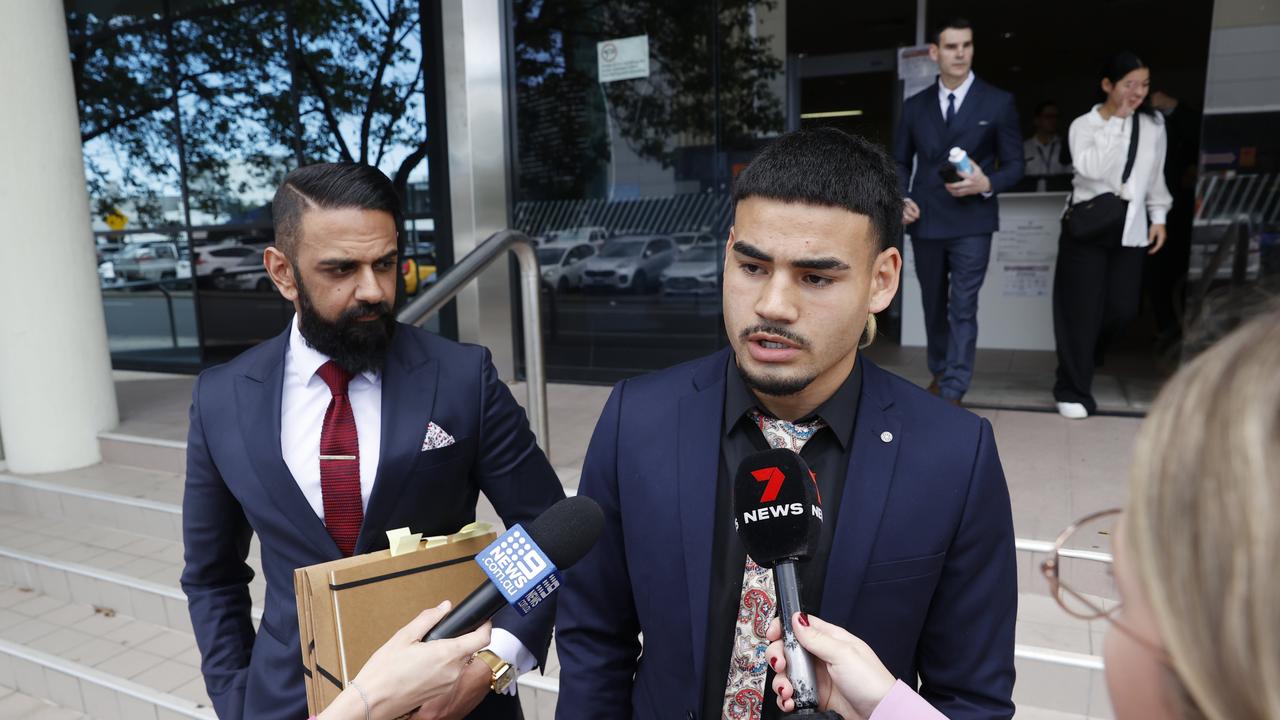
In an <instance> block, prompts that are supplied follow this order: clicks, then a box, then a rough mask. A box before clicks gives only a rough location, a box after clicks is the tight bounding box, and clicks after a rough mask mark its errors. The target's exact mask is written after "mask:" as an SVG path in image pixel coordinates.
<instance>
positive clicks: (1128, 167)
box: [1117, 110, 1142, 194]
mask: <svg viewBox="0 0 1280 720" xmlns="http://www.w3.org/2000/svg"><path fill="white" fill-rule="evenodd" d="M1140 114H1141V113H1139V112H1137V111H1136V110H1135V111H1134V113H1133V114H1132V115H1130V116H1129V117H1131V118H1133V130H1131V131H1130V132H1129V159H1128V160H1126V161H1125V163H1124V175H1123V176H1122V177H1121V178H1120V189H1121V190H1123V189H1124V184H1125V183H1127V182H1129V173H1131V172H1133V161H1134V160H1136V159H1137V157H1138V126H1139V125H1141V124H1142V122H1141V119H1140V118H1139V117H1138V116H1139V115H1140ZM1117 194H1119V193H1117Z"/></svg>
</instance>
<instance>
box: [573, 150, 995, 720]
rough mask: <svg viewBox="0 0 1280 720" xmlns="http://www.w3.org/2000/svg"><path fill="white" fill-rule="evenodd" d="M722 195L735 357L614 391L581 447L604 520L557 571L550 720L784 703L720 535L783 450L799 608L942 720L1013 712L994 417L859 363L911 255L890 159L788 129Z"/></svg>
mask: <svg viewBox="0 0 1280 720" xmlns="http://www.w3.org/2000/svg"><path fill="white" fill-rule="evenodd" d="M734 203H735V207H734V225H733V228H732V229H731V230H730V232H729V238H728V243H727V245H726V247H725V266H724V285H723V294H724V295H723V304H724V325H725V332H726V334H727V335H728V338H729V345H730V347H728V348H725V349H723V350H721V351H719V352H717V353H714V354H712V355H709V356H707V357H703V358H699V359H697V360H693V361H690V362H687V363H685V364H683V365H677V366H676V367H673V368H670V369H667V370H664V371H661V372H658V373H654V374H651V375H645V376H642V377H637V378H632V379H629V380H625V381H623V382H622V383H619V384H618V385H617V386H616V387H614V389H613V394H612V395H611V396H610V397H609V400H608V402H607V403H606V404H605V407H604V411H603V412H602V413H601V417H600V420H599V423H598V424H597V425H596V429H595V434H594V435H593V436H592V438H591V444H590V447H589V448H588V450H587V456H586V461H585V463H584V465H583V468H582V478H581V483H580V485H579V489H578V492H579V494H581V495H586V496H588V497H591V498H593V499H595V500H596V501H597V502H598V503H599V504H600V507H601V508H602V509H603V511H604V514H605V525H604V530H603V532H602V533H601V536H600V540H599V541H598V542H597V543H596V545H595V547H594V548H592V550H591V551H590V552H589V553H588V554H587V555H586V557H585V558H583V560H582V561H581V562H579V563H578V564H577V565H575V566H574V567H572V568H569V569H568V570H566V571H565V574H564V586H563V589H562V593H561V596H560V606H559V613H558V615H557V618H556V628H557V629H556V649H557V653H558V656H559V658H560V666H561V672H560V698H559V701H558V704H557V717H560V718H567V719H576V718H609V719H610V720H620V719H623V718H645V719H649V718H652V719H653V720H658V719H663V720H665V719H667V718H686V719H687V720H693V719H694V718H705V719H707V720H712V719H718V718H735V719H736V718H743V719H744V720H746V719H749V718H751V719H753V718H760V717H766V718H767V717H774V716H776V714H777V712H778V710H777V705H776V704H775V702H774V700H773V698H772V697H771V690H770V688H771V685H772V683H771V678H770V675H769V672H770V671H769V668H768V667H767V666H766V665H765V662H764V648H765V647H766V646H767V644H768V643H767V641H766V640H765V638H764V632H765V629H766V628H767V627H768V625H769V622H770V619H771V618H772V616H773V614H774V612H775V608H776V597H775V596H774V595H773V594H772V593H773V587H772V583H771V582H770V581H769V580H768V578H767V575H768V573H767V572H761V569H760V568H759V567H758V566H756V565H755V563H753V562H752V561H751V559H750V558H749V557H748V556H747V554H746V550H745V548H744V547H743V545H742V542H741V540H740V539H739V538H738V534H737V533H736V532H735V530H734V518H733V510H732V487H733V482H732V481H733V478H734V474H735V472H736V471H737V469H738V467H739V464H740V463H741V462H742V460H743V459H744V458H746V457H748V456H750V455H751V454H753V453H755V452H758V451H761V450H765V449H769V448H771V447H784V448H787V449H791V450H794V451H796V452H799V453H800V455H801V457H803V458H804V459H805V461H806V462H807V464H808V465H809V467H810V469H811V470H812V471H813V472H814V476H815V477H814V479H815V481H816V482H817V484H818V488H819V493H818V494H819V496H820V497H821V498H822V509H823V524H822V534H821V537H820V539H819V542H818V546H817V549H816V552H815V554H814V557H813V558H812V559H811V560H809V561H808V562H806V563H804V564H803V567H802V568H801V569H800V570H799V572H798V575H799V579H800V584H801V590H800V596H801V597H800V600H801V605H802V607H803V609H804V611H805V612H811V613H818V614H820V615H821V616H822V617H823V618H824V619H828V620H831V621H832V622H835V623H837V624H839V625H841V626H842V627H844V628H846V629H848V630H850V631H851V632H853V633H854V634H856V635H858V636H859V637H861V638H862V639H863V640H865V641H866V642H867V643H868V644H869V645H870V646H871V647H872V649H874V650H875V652H876V654H877V655H878V656H879V657H880V658H882V659H883V660H884V662H885V665H886V666H887V667H889V669H890V670H891V671H892V672H893V673H894V675H896V676H897V677H898V678H901V679H902V680H903V681H904V682H906V683H908V684H910V685H911V686H912V687H916V686H919V688H920V693H921V695H923V696H924V697H925V698H926V699H928V700H929V701H930V702H932V703H933V704H934V705H935V706H936V707H937V708H938V709H939V710H941V711H942V712H943V713H944V714H945V715H946V716H947V717H948V718H951V720H978V719H982V720H996V719H1001V720H1007V719H1008V718H1009V717H1011V716H1012V715H1013V702H1012V700H1011V697H1012V692H1013V674H1014V673H1013V625H1014V616H1015V613H1016V606H1017V592H1018V590H1017V579H1016V575H1017V573H1016V567H1015V560H1014V541H1013V521H1012V516H1011V513H1010V509H1009V493H1008V488H1007V486H1006V485H1005V480H1004V473H1003V472H1002V470H1001V467H1000V458H999V455H998V454H997V452H996V447H995V439H994V437H993V436H992V431H991V425H990V424H989V423H988V422H987V421H986V420H984V419H983V418H980V417H978V416H976V415H973V414H971V413H969V412H967V411H965V410H963V409H961V408H957V407H954V406H952V405H949V404H947V403H945V402H943V401H942V400H940V399H938V398H936V397H933V396H931V395H929V394H928V393H926V392H924V391H923V390H921V389H920V388H917V387H915V386H914V385H912V384H911V383H909V382H907V381H905V380H903V379H902V378H899V377H896V376H894V375H892V374H890V373H888V372H886V371H884V370H881V369H880V368H878V367H876V365H875V364H874V363H872V362H870V361H869V360H867V359H866V358H865V357H863V356H862V355H861V354H860V353H859V348H860V346H861V345H862V344H865V343H866V342H870V340H871V338H872V337H873V336H874V332H875V328H874V323H872V322H870V321H871V320H872V319H873V316H872V315H871V314H872V313H876V312H880V311H882V310H884V309H885V308H887V307H888V306H889V303H890V301H891V300H892V299H893V295H894V293H895V292H896V291H897V289H898V277H899V273H900V271H901V268H902V257H901V255H900V254H899V252H898V250H897V248H896V247H894V245H895V244H896V243H897V242H899V241H900V236H901V233H902V225H901V222H902V197H901V195H900V194H899V190H898V183H897V179H896V172H895V169H894V164H893V161H892V160H891V159H890V158H889V156H888V155H887V154H886V153H885V152H884V151H883V150H882V149H880V148H878V147H876V146H874V145H872V144H871V143H868V142H866V141H865V140H862V139H860V138H855V137H851V136H848V135H846V134H844V133H842V132H840V131H839V130H835V129H832V128H826V129H820V130H801V131H799V132H796V133H792V134H789V135H785V136H783V137H781V138H779V139H778V140H776V141H774V142H773V144H771V145H770V146H769V147H767V148H766V149H765V150H764V151H762V152H761V153H760V155H759V156H757V157H756V158H755V159H754V160H753V161H752V162H751V164H750V165H749V166H748V167H747V168H746V169H745V170H743V171H742V173H741V174H740V175H739V176H738V178H737V180H736V181H735V184H734ZM860 341H861V343H860ZM833 618H834V619H833Z"/></svg>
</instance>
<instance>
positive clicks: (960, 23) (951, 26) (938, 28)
mask: <svg viewBox="0 0 1280 720" xmlns="http://www.w3.org/2000/svg"><path fill="white" fill-rule="evenodd" d="M946 30H968V31H969V32H973V25H972V24H971V23H970V22H969V20H968V19H967V18H962V17H953V18H948V19H946V20H943V21H942V22H940V23H938V24H937V25H934V26H933V34H932V35H930V36H929V37H931V38H933V39H932V40H930V41H929V42H931V43H933V44H934V45H937V44H939V43H940V42H941V41H942V33H943V31H946Z"/></svg>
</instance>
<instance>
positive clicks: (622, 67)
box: [596, 35, 649, 83]
mask: <svg viewBox="0 0 1280 720" xmlns="http://www.w3.org/2000/svg"><path fill="white" fill-rule="evenodd" d="M596 60H597V64H598V65H599V70H600V82H602V83H607V82H614V81H616V80H635V79H636V78H647V77H649V36H648V35H636V36H633V37H628V38H618V39H616V40H605V41H604V42H598V43H596Z"/></svg>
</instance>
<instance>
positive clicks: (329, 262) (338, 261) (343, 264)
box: [316, 250, 398, 270]
mask: <svg viewBox="0 0 1280 720" xmlns="http://www.w3.org/2000/svg"><path fill="white" fill-rule="evenodd" d="M397 252H398V251H396V250H392V251H391V252H389V253H387V254H386V255H383V256H382V257H380V258H378V259H377V260H374V261H373V263H374V264H375V265H376V264H377V263H380V262H385V261H388V260H395V259H396V253H397ZM358 264H359V261H358V260H352V259H350V258H328V259H325V260H321V261H320V262H318V263H316V265H317V266H319V267H322V268H337V269H339V270H343V269H346V268H350V267H354V266H355V265H358Z"/></svg>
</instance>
